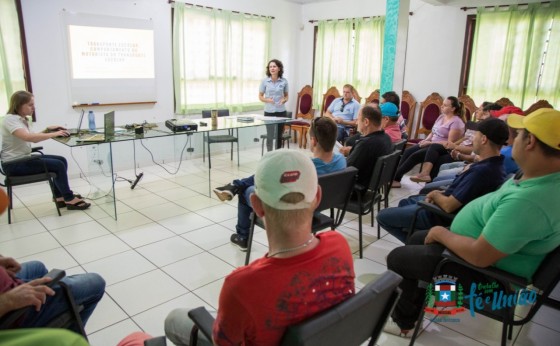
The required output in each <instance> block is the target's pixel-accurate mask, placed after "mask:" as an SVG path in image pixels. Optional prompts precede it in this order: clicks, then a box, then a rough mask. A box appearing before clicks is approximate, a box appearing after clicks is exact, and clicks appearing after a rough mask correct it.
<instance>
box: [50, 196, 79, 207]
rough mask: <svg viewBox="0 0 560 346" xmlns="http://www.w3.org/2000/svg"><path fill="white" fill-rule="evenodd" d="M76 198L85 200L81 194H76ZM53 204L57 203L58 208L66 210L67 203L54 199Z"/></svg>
mask: <svg viewBox="0 0 560 346" xmlns="http://www.w3.org/2000/svg"><path fill="white" fill-rule="evenodd" d="M74 197H75V198H79V199H84V197H82V195H80V194H79V193H75V194H74ZM53 202H55V203H56V206H57V207H58V208H66V202H65V201H64V200H62V201H57V200H56V199H53Z"/></svg>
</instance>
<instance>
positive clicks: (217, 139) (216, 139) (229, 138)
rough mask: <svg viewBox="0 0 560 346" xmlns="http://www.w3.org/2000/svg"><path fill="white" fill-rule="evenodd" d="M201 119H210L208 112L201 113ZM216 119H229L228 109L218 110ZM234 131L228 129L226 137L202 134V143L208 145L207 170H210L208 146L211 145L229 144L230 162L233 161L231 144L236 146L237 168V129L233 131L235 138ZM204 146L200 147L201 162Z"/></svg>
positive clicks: (204, 154) (203, 158)
mask: <svg viewBox="0 0 560 346" xmlns="http://www.w3.org/2000/svg"><path fill="white" fill-rule="evenodd" d="M202 117H203V118H210V117H212V113H211V111H210V110H203V111H202ZM218 117H229V109H218ZM233 130H234V129H228V130H227V132H228V134H227V135H210V133H209V132H204V133H203V141H204V142H206V143H207V145H208V168H212V162H211V159H210V144H213V143H231V149H230V153H231V160H232V161H233V143H235V144H237V165H238V166H239V129H235V136H234V135H233ZM205 151H206V146H205V145H203V146H202V160H203V161H205V159H206V153H205Z"/></svg>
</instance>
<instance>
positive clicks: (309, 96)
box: [290, 85, 315, 148]
mask: <svg viewBox="0 0 560 346" xmlns="http://www.w3.org/2000/svg"><path fill="white" fill-rule="evenodd" d="M296 105H297V106H296V119H302V120H300V121H297V120H296V121H294V122H292V123H291V124H290V125H291V128H292V130H293V131H294V132H295V133H294V143H296V142H297V143H298V144H299V147H300V148H302V147H303V148H306V147H307V131H308V130H309V126H311V120H312V119H313V117H314V116H315V109H313V88H312V87H311V86H310V85H306V86H304V87H303V88H302V89H301V91H300V92H298V98H297V104H296ZM298 134H299V139H298Z"/></svg>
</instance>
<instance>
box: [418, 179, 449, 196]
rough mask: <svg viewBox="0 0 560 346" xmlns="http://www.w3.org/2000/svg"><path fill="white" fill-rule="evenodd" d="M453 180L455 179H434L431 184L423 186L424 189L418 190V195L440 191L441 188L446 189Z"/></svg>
mask: <svg viewBox="0 0 560 346" xmlns="http://www.w3.org/2000/svg"><path fill="white" fill-rule="evenodd" d="M453 180H455V179H454V178H453V179H440V178H435V179H434V181H432V182H431V183H427V184H426V185H424V187H423V188H422V189H421V190H420V194H421V195H427V194H428V193H430V192H431V191H434V190H441V189H442V188H446V187H447V186H449V185H451V183H453Z"/></svg>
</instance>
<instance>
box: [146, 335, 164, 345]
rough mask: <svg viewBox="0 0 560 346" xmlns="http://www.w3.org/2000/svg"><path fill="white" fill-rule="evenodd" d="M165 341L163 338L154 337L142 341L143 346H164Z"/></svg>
mask: <svg viewBox="0 0 560 346" xmlns="http://www.w3.org/2000/svg"><path fill="white" fill-rule="evenodd" d="M166 345H167V341H166V340H165V336H156V337H154V338H151V339H146V340H144V346H166Z"/></svg>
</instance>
